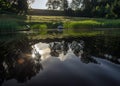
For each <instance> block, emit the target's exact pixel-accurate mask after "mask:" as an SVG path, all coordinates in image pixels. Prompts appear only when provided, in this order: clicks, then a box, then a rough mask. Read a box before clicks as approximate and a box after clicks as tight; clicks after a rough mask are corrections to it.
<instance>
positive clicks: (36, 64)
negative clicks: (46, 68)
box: [0, 51, 43, 86]
mask: <svg viewBox="0 0 120 86" xmlns="http://www.w3.org/2000/svg"><path fill="white" fill-rule="evenodd" d="M18 52H19V51H18ZM9 56H11V54H10V55H9V54H8V55H7V56H6V57H1V58H0V86H1V85H2V83H3V82H4V81H7V80H10V79H16V80H17V81H18V83H23V82H26V81H28V80H30V79H31V78H32V77H33V76H35V75H36V74H37V73H38V72H39V71H40V70H42V69H43V67H42V65H41V63H40V61H38V60H34V59H32V58H31V57H30V55H26V56H23V55H19V56H15V57H14V54H13V57H9Z"/></svg>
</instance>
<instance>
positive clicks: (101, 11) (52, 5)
mask: <svg viewBox="0 0 120 86" xmlns="http://www.w3.org/2000/svg"><path fill="white" fill-rule="evenodd" d="M46 5H47V7H48V9H50V10H56V9H58V10H64V11H65V15H68V16H78V17H104V18H120V0H72V2H71V3H68V0H48V1H47V4H46Z"/></svg>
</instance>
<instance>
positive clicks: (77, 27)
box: [64, 20, 101, 29]
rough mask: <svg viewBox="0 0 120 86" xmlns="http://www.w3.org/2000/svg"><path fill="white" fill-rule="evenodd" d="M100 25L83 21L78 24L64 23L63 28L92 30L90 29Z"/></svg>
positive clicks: (90, 21) (92, 21) (96, 22)
mask: <svg viewBox="0 0 120 86" xmlns="http://www.w3.org/2000/svg"><path fill="white" fill-rule="evenodd" d="M100 25H101V23H100V22H98V21H95V20H83V21H78V22H70V23H65V24H64V27H65V28H72V29H79V28H83V27H86V28H92V27H94V28H95V27H100Z"/></svg>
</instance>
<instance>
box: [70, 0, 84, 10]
mask: <svg viewBox="0 0 120 86" xmlns="http://www.w3.org/2000/svg"><path fill="white" fill-rule="evenodd" d="M82 1H83V0H72V2H71V5H70V7H71V8H72V9H73V10H78V9H80V7H81V5H82Z"/></svg>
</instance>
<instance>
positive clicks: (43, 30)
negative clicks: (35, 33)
mask: <svg viewBox="0 0 120 86" xmlns="http://www.w3.org/2000/svg"><path fill="white" fill-rule="evenodd" d="M40 33H41V34H42V35H45V34H47V25H46V24H42V25H40Z"/></svg>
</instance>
